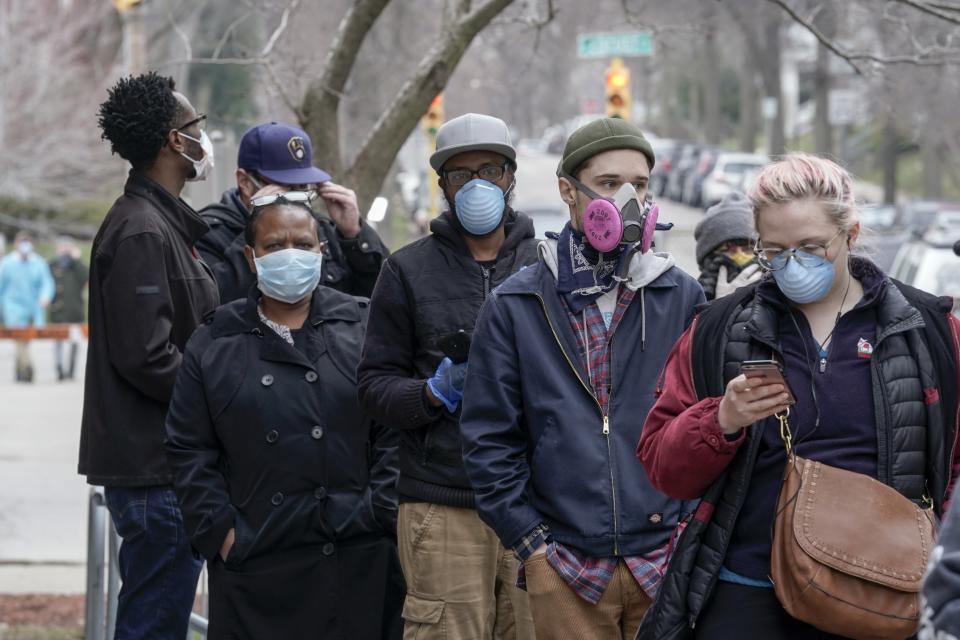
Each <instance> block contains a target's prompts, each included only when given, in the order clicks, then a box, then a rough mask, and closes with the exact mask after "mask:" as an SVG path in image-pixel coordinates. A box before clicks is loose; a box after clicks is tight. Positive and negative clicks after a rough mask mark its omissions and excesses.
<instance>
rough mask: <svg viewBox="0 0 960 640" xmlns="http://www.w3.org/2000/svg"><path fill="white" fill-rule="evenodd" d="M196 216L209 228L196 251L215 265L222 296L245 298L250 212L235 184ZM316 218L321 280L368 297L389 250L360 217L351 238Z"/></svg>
mask: <svg viewBox="0 0 960 640" xmlns="http://www.w3.org/2000/svg"><path fill="white" fill-rule="evenodd" d="M200 215H201V216H202V217H203V219H204V221H206V222H207V224H209V225H210V231H208V232H207V233H206V234H205V235H204V236H203V237H202V238H200V240H199V241H198V242H197V250H198V251H199V252H200V255H201V256H203V259H204V261H205V262H206V263H207V264H209V265H210V268H211V269H213V274H214V277H215V278H216V279H217V287H218V288H219V289H220V299H221V300H222V301H224V302H229V301H231V300H237V299H238V298H245V297H246V296H247V292H248V291H249V290H250V287H251V286H252V285H253V283H254V281H255V278H254V276H253V273H252V272H251V271H250V267H249V266H248V265H247V259H246V257H245V256H244V255H243V246H244V245H245V244H246V241H245V240H244V237H243V230H244V227H245V226H246V224H247V215H248V214H247V210H246V208H245V207H244V206H243V204H242V203H241V202H240V198H239V195H238V191H237V189H236V187H234V188H233V189H229V190H227V191H224V192H223V196H222V197H221V198H220V202H215V203H213V204H210V205H207V206H206V207H204V208H203V209H201V210H200ZM317 222H318V224H319V225H320V235H321V238H322V239H323V240H325V241H326V242H327V249H326V252H325V253H324V259H323V275H322V276H321V278H322V279H321V282H323V284H325V285H326V286H328V287H332V288H333V289H337V290H338V291H342V292H344V293H349V294H350V295H356V296H369V295H370V293H371V292H372V291H373V285H374V284H375V283H376V281H377V275H378V274H379V273H380V265H381V264H383V261H384V259H385V258H386V257H387V256H388V255H390V251H389V250H388V249H387V246H386V245H385V244H383V241H382V240H381V239H380V236H379V235H377V232H376V231H374V230H373V228H372V227H371V226H370V225H368V224H367V223H366V222H364V221H363V220H361V222H360V235H359V236H357V237H356V238H350V239H346V238H342V237H341V236H340V233H339V232H338V231H337V230H336V228H335V227H334V226H333V224H331V223H330V221H329V220H328V219H327V218H325V217H323V216H317Z"/></svg>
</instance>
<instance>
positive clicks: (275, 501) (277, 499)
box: [270, 491, 283, 507]
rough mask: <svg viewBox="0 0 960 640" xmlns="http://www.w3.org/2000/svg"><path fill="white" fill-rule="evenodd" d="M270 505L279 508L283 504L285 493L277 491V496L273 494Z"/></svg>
mask: <svg viewBox="0 0 960 640" xmlns="http://www.w3.org/2000/svg"><path fill="white" fill-rule="evenodd" d="M270 504H272V505H273V506H275V507H279V506H280V505H281V504H283V493H281V492H279V491H277V492H276V493H275V494H273V497H272V498H270Z"/></svg>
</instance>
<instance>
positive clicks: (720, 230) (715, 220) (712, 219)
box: [693, 191, 757, 269]
mask: <svg viewBox="0 0 960 640" xmlns="http://www.w3.org/2000/svg"><path fill="white" fill-rule="evenodd" d="M693 237H694V239H696V241H697V265H698V266H699V267H700V268H701V269H702V268H703V261H704V259H706V257H707V256H708V255H710V254H711V253H713V250H714V249H716V248H717V247H719V246H720V245H721V244H723V243H724V242H727V241H729V240H750V241H751V242H753V241H755V240H756V239H757V231H756V229H755V228H754V226H753V207H752V206H751V205H750V201H749V200H747V198H746V196H744V195H743V194H742V193H739V192H737V191H734V192H732V193H729V194H727V196H726V197H725V198H724V199H723V200H721V201H720V202H718V203H717V204H715V205H713V206H712V207H710V208H709V209H707V213H706V216H705V217H704V219H703V220H701V221H700V222H699V223H698V224H697V228H696V229H694V231H693Z"/></svg>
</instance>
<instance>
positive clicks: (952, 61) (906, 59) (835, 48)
mask: <svg viewBox="0 0 960 640" xmlns="http://www.w3.org/2000/svg"><path fill="white" fill-rule="evenodd" d="M766 1H767V2H769V3H771V4H774V5H776V6H778V7H780V8H781V9H783V11H784V12H786V13H787V15H789V16H790V17H791V18H792V19H793V20H794V21H795V22H796V23H797V24H799V25H800V26H802V27H803V28H804V29H806V30H807V31H809V32H810V33H811V34H813V36H814V37H815V38H816V39H817V40H818V41H819V42H820V43H822V44H823V46H825V47H826V48H827V49H829V50H830V52H831V53H833V54H834V55H836V56H837V57H839V58H841V59H842V60H844V61H845V62H846V63H847V64H849V65H850V66H851V67H852V68H853V70H854V71H855V72H856V73H857V74H860V75H863V70H862V69H861V68H860V66H859V65H858V64H857V62H860V61H864V62H873V63H876V64H880V65H898V64H908V65H913V66H917V67H943V66H949V65H956V64H960V57H933V56H932V55H931V54H932V53H933V51H934V50H927V51H921V52H920V54H919V55H898V56H880V55H876V54H872V53H859V52H852V51H846V50H845V49H843V48H841V47H840V46H839V45H838V44H836V43H835V42H834V41H833V40H832V39H830V38H827V37H826V36H825V35H824V34H823V32H821V31H820V30H819V29H817V28H816V27H815V26H814V25H813V24H812V23H811V22H810V21H809V20H806V19H804V18H803V17H802V16H800V14H799V13H797V12H796V11H795V10H794V9H793V8H792V7H791V6H790V5H789V4H787V3H786V2H785V1H784V0H766ZM898 1H900V0H898ZM904 1H909V0H904ZM728 6H729V5H728ZM958 24H960V23H958ZM915 44H916V43H915ZM943 51H944V50H943V49H937V50H936V52H937V53H940V52H943Z"/></svg>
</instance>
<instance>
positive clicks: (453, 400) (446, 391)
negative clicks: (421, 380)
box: [427, 358, 467, 413]
mask: <svg viewBox="0 0 960 640" xmlns="http://www.w3.org/2000/svg"><path fill="white" fill-rule="evenodd" d="M466 379H467V363H466V362H462V363H460V364H453V361H452V360H451V359H450V358H444V359H443V360H441V361H440V366H438V367H437V371H436V373H434V374H433V377H432V378H429V379H428V380H427V386H428V387H430V391H432V392H433V395H435V396H436V397H437V400H439V401H440V402H442V403H443V406H445V407H446V408H447V411H449V412H450V413H453V412H454V411H456V410H457V405H458V404H460V400H462V399H463V383H464V381H465V380H466Z"/></svg>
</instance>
